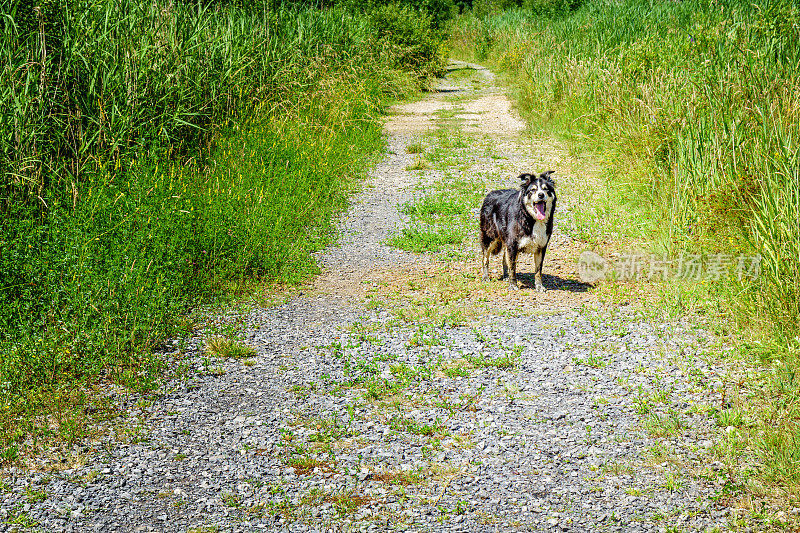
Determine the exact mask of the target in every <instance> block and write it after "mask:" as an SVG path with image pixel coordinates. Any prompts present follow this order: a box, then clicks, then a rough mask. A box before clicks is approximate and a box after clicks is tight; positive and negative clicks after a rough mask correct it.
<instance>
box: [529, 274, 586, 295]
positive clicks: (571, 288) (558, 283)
mask: <svg viewBox="0 0 800 533" xmlns="http://www.w3.org/2000/svg"><path fill="white" fill-rule="evenodd" d="M517 282H519V286H520V288H521V289H534V288H536V280H535V275H534V274H524V273H520V272H517ZM542 283H544V286H545V288H546V289H547V290H551V291H552V290H555V291H568V292H587V291H588V290H589V289H591V288H592V285H591V284H590V283H584V282H582V281H578V280H576V279H564V278H562V277H560V276H554V275H552V274H542Z"/></svg>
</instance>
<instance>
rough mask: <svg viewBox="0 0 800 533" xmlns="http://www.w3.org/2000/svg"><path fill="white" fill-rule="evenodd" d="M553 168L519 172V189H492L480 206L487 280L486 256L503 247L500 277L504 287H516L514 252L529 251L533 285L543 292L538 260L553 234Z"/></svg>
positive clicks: (545, 250)
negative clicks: (505, 285)
mask: <svg viewBox="0 0 800 533" xmlns="http://www.w3.org/2000/svg"><path fill="white" fill-rule="evenodd" d="M554 173H555V171H553V170H549V171H547V172H544V173H542V174H540V175H539V176H538V177H537V176H536V175H535V174H521V175H520V176H519V179H520V180H521V181H522V185H521V186H520V188H519V189H502V190H498V191H492V192H490V193H489V194H487V195H486V198H484V199H483V205H482V206H481V250H482V252H483V258H482V267H483V280H484V281H488V280H489V258H490V256H492V255H496V254H498V253H500V251H501V249H502V251H503V278H506V277H508V288H509V289H511V290H517V289H519V287H518V286H517V254H519V253H520V252H532V253H533V260H534V263H535V268H536V270H535V280H536V284H535V288H536V291H537V292H544V291H546V290H547V289H545V287H544V284H543V283H542V264H543V263H544V255H545V252H547V244H548V243H549V242H550V236H551V235H552V234H553V214H554V213H555V210H556V186H555V182H554V181H553V178H552V177H551V176H552V175H553V174H554Z"/></svg>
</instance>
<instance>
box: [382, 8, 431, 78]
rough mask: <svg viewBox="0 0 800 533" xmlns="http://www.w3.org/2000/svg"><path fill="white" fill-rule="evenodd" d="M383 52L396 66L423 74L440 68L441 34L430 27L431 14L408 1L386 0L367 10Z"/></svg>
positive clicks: (428, 74)
mask: <svg viewBox="0 0 800 533" xmlns="http://www.w3.org/2000/svg"><path fill="white" fill-rule="evenodd" d="M370 19H371V20H372V24H373V26H374V27H375V31H376V36H377V38H378V47H379V48H380V50H381V53H382V55H384V56H385V57H389V58H391V60H392V61H393V64H394V65H395V66H397V67H398V68H404V69H411V70H412V71H414V72H416V73H417V74H418V75H419V76H420V77H422V78H426V77H429V76H433V75H436V74H439V73H441V72H443V69H444V61H445V58H444V57H443V54H442V45H443V42H444V38H443V37H442V35H441V34H440V32H437V31H436V30H434V29H433V26H432V18H431V16H430V15H428V14H426V13H423V12H420V11H417V10H415V9H413V8H412V7H410V6H408V5H402V4H388V5H384V6H380V7H377V8H375V9H374V10H373V11H372V12H371V13H370Z"/></svg>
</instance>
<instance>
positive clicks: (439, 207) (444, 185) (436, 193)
mask: <svg viewBox="0 0 800 533" xmlns="http://www.w3.org/2000/svg"><path fill="white" fill-rule="evenodd" d="M482 192H483V190H482V183H481V184H475V183H472V182H466V181H462V180H459V179H458V178H455V177H451V176H449V175H445V176H444V177H442V178H441V179H439V180H437V181H436V182H435V183H433V184H431V185H430V186H428V188H427V190H426V191H425V193H424V195H423V196H422V197H420V198H419V199H417V200H413V201H411V202H408V203H407V204H405V205H403V206H402V208H401V212H402V213H403V214H405V215H406V216H408V217H409V218H410V221H409V224H408V226H406V227H404V228H403V229H402V230H401V231H400V232H399V233H397V234H395V235H393V236H392V237H391V238H389V240H388V244H389V245H390V246H394V247H396V248H400V249H401V250H406V251H409V252H415V253H443V252H446V253H449V254H450V256H452V257H461V254H459V253H458V251H460V249H461V247H462V246H463V244H464V243H465V241H466V240H467V238H468V237H469V235H470V230H471V229H472V226H473V225H474V220H473V215H472V210H473V209H474V208H475V207H477V206H479V205H480V200H481V197H482Z"/></svg>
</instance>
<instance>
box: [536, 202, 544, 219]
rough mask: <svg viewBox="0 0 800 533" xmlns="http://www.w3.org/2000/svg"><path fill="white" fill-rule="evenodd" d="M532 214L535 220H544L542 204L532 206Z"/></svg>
mask: <svg viewBox="0 0 800 533" xmlns="http://www.w3.org/2000/svg"><path fill="white" fill-rule="evenodd" d="M533 213H534V216H535V217H536V219H537V220H544V202H537V203H535V204H533Z"/></svg>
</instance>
